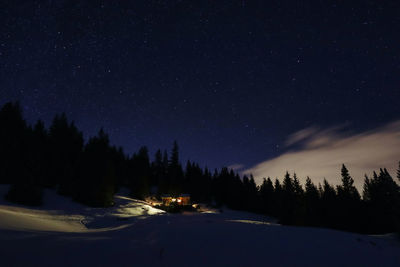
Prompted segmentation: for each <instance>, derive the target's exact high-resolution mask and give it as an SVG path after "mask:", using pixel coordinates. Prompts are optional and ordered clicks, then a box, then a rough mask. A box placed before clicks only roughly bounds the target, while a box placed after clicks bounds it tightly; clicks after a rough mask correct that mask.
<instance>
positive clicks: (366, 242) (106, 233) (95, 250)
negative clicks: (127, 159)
mask: <svg viewBox="0 0 400 267" xmlns="http://www.w3.org/2000/svg"><path fill="white" fill-rule="evenodd" d="M5 190H6V189H5V188H4V187H0V194H4V192H5ZM44 203H45V205H44V206H43V207H40V208H27V207H22V206H18V205H15V204H10V203H7V202H5V201H4V200H1V203H0V265H1V266H38V265H40V266H71V265H74V266H400V244H399V242H398V241H397V240H396V239H395V238H394V237H391V236H366V235H359V234H353V233H346V232H340V231H334V230H328V229H316V228H305V227H287V226H280V225H277V224H275V223H273V221H272V220H270V219H268V218H266V217H263V216H260V215H255V214H251V213H245V212H236V211H229V210H225V211H224V212H222V213H202V214H196V213H185V214H174V215H171V214H166V213H164V212H163V211H160V210H157V209H154V208H153V207H151V206H149V205H147V204H146V203H145V202H142V201H138V200H133V199H130V198H128V197H126V196H117V197H116V206H115V207H112V208H108V209H94V208H87V207H85V206H82V205H79V204H77V203H74V202H72V201H70V200H69V199H67V198H63V197H60V196H58V195H56V194H55V193H54V192H52V191H50V190H49V191H46V192H45V199H44Z"/></svg>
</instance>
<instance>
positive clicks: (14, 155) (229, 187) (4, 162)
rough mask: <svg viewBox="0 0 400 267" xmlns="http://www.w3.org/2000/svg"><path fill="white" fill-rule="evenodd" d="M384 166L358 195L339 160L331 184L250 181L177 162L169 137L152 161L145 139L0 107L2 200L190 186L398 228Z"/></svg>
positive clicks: (297, 219)
mask: <svg viewBox="0 0 400 267" xmlns="http://www.w3.org/2000/svg"><path fill="white" fill-rule="evenodd" d="M383 167H384V166H382V169H380V170H379V171H378V172H373V174H372V176H371V177H368V176H367V175H366V176H365V180H364V186H363V191H362V194H361V195H360V193H359V192H358V190H357V188H356V187H355V186H354V180H353V178H352V177H351V175H350V173H349V171H348V169H347V168H346V166H345V165H344V164H343V165H342V168H341V184H340V185H338V186H336V187H335V186H333V185H331V184H329V183H328V181H327V180H324V181H323V183H322V184H318V185H315V184H314V183H313V182H312V180H311V179H310V178H309V177H307V179H306V183H305V184H304V186H303V185H301V184H300V182H299V179H298V178H297V176H296V174H295V173H294V174H292V175H291V174H289V173H288V172H286V174H285V175H284V178H283V180H282V181H281V180H278V179H275V180H274V181H273V180H271V178H264V179H263V182H262V184H261V185H259V186H257V185H256V183H255V181H254V178H253V176H252V175H249V176H246V175H244V176H240V175H239V174H238V173H236V172H234V171H233V170H231V169H228V168H227V167H223V168H221V169H219V170H218V169H216V170H214V171H210V170H209V169H208V168H201V167H200V166H199V164H197V163H195V162H190V161H188V162H187V163H186V165H185V166H182V164H181V162H180V158H179V147H178V144H177V142H176V141H175V142H174V143H173V146H172V150H171V152H170V153H168V152H167V151H161V150H160V149H159V150H157V151H156V153H155V155H154V159H153V160H151V159H150V156H149V152H148V149H147V148H146V147H145V146H143V147H141V148H140V149H139V150H138V152H136V153H134V154H133V155H127V154H125V153H124V151H123V149H122V148H121V147H115V146H112V145H111V144H110V141H109V137H108V135H107V134H106V133H105V132H104V130H103V129H100V130H99V133H98V134H97V136H94V137H91V138H90V139H89V140H88V141H87V142H85V141H84V138H83V134H82V132H80V131H79V129H78V128H77V127H76V126H75V124H74V123H73V122H70V121H68V119H67V117H66V115H65V114H64V113H63V114H60V115H56V116H55V117H54V119H53V121H52V123H51V125H50V127H49V128H48V129H47V128H46V127H45V125H44V123H43V122H42V121H40V120H38V121H37V122H36V123H35V124H34V125H28V124H27V122H26V121H25V120H24V118H23V116H22V112H21V108H20V105H19V103H18V102H16V103H12V102H9V103H6V104H5V105H4V106H3V107H2V108H1V110H0V183H1V184H10V185H11V186H10V189H9V191H8V193H7V194H6V196H5V198H6V199H7V200H8V201H11V202H15V203H19V204H24V205H33V206H35V205H41V204H42V198H43V189H44V188H52V189H55V190H57V192H58V193H59V194H60V195H63V196H67V197H70V198H72V199H73V200H74V201H77V202H80V203H83V204H85V205H88V206H93V207H109V206H112V205H113V204H114V203H113V196H114V194H115V193H116V192H118V190H119V188H121V187H127V188H129V190H130V195H131V196H132V197H134V198H138V199H144V198H145V197H147V196H150V195H152V196H156V197H160V196H161V195H162V194H171V195H178V194H181V193H189V194H190V195H191V198H192V200H193V201H194V202H198V203H207V204H210V205H215V206H217V207H221V206H226V207H228V208H231V209H236V210H244V211H250V212H256V213H262V214H266V215H269V216H273V217H276V218H278V220H279V222H280V223H282V224H286V225H299V226H312V227H328V228H333V229H339V230H345V231H352V232H359V233H368V234H372V233H374V234H376V233H388V232H395V231H397V232H400V187H399V185H398V183H396V182H395V181H394V179H393V178H392V177H391V175H390V174H389V173H388V171H387V170H386V169H385V168H383ZM288 168H290V166H288ZM338 171H339V170H338ZM397 179H398V180H399V181H400V162H399V169H398V171H397Z"/></svg>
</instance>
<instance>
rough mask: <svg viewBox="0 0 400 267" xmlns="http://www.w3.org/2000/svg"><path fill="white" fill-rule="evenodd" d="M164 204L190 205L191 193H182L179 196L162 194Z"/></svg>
mask: <svg viewBox="0 0 400 267" xmlns="http://www.w3.org/2000/svg"><path fill="white" fill-rule="evenodd" d="M161 199H162V204H163V205H164V206H169V205H171V203H176V204H177V205H179V206H188V205H190V195H189V194H181V195H179V196H178V197H172V196H171V195H163V196H161Z"/></svg>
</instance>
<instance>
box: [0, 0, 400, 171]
mask: <svg viewBox="0 0 400 267" xmlns="http://www.w3.org/2000/svg"><path fill="white" fill-rule="evenodd" d="M399 14H400V2H399V1H329V0H325V1H284V0H277V1H264V0H253V1H245V0H229V1H227V0H218V1H211V0H201V1H200V0H199V1H192V0H190V1H189V0H168V1H166V0H163V1H162V0H158V1H155V0H136V1H128V0H124V1H122V0H120V1H106V0H103V1H98V0H92V1H78V0H53V1H51V0H47V1H44V0H43V1H22V0H13V1H11V0H1V1H0V25H1V31H0V104H1V105H3V104H4V103H5V102H8V101H16V100H19V101H20V104H21V106H22V108H23V112H24V116H25V118H26V119H27V120H28V122H30V123H33V122H35V121H36V120H37V119H39V118H40V119H42V120H44V121H45V123H46V125H47V126H48V125H49V124H50V122H51V120H52V118H53V117H54V115H55V114H56V113H61V112H65V113H66V114H67V116H68V118H69V119H71V120H74V121H75V123H76V124H77V126H78V127H79V128H80V129H81V130H82V131H83V132H84V134H85V137H86V138H88V137H90V136H93V135H95V134H96V133H97V132H98V130H99V129H100V127H104V129H105V131H106V132H108V133H109V135H110V139H111V142H112V143H113V144H115V145H118V146H123V148H124V150H125V152H127V153H133V152H135V151H137V150H138V148H139V147H140V146H142V145H147V146H148V148H149V150H150V153H151V154H154V152H155V150H156V149H157V148H161V149H168V150H170V149H171V147H172V142H173V141H174V140H177V141H178V144H179V145H180V151H181V159H182V160H183V161H185V160H186V159H191V160H194V161H196V162H199V163H200V164H201V165H202V166H206V165H207V166H208V167H210V168H216V167H218V168H219V167H222V166H236V167H238V168H239V167H241V168H248V167H251V166H254V165H256V164H258V163H259V162H262V161H264V160H268V159H272V158H275V157H278V156H279V155H281V154H282V153H285V152H287V150H288V149H293V147H292V148H288V147H287V146H285V142H287V140H288V136H290V135H291V134H293V133H295V132H298V131H299V130H301V129H310V128H309V127H322V128H324V127H325V128H327V127H333V126H337V125H345V128H346V131H351V132H352V134H356V133H357V132H363V131H368V130H369V129H372V128H375V127H380V126H381V125H385V124H387V123H390V122H392V121H395V120H398V119H399V118H400V105H399V99H400V89H399V85H400V49H399V44H400V34H399V33H400V15H399Z"/></svg>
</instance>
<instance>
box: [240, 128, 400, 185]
mask: <svg viewBox="0 0 400 267" xmlns="http://www.w3.org/2000/svg"><path fill="white" fill-rule="evenodd" d="M342 128H343V126H339V127H334V128H329V129H326V130H319V129H318V128H316V127H311V128H306V129H303V130H301V131H298V132H296V133H294V134H292V135H290V136H289V137H288V139H287V141H286V143H285V144H286V146H291V145H294V144H297V145H300V149H298V150H296V151H289V152H286V153H284V154H282V155H280V156H278V157H276V158H273V159H270V160H267V161H264V162H261V163H259V164H257V165H255V166H253V167H251V168H249V169H247V170H245V171H243V172H242V173H243V174H248V173H252V174H253V175H254V177H255V179H256V182H257V183H261V181H262V178H263V177H271V178H276V177H277V178H282V177H283V175H284V174H285V172H286V171H289V172H290V173H293V172H296V174H297V176H298V177H299V179H300V181H301V182H302V183H303V184H304V182H305V179H306V177H307V176H310V178H311V179H312V180H313V181H314V183H316V184H318V183H319V182H322V181H323V179H324V178H326V179H327V180H328V181H329V182H330V183H331V184H335V185H337V184H339V183H340V168H341V165H342V164H343V163H344V164H345V165H346V166H347V168H348V169H349V172H350V175H351V176H352V177H353V178H354V180H355V185H356V186H357V187H358V189H359V190H362V185H363V181H364V174H368V175H370V174H371V173H372V172H373V171H374V170H379V168H383V167H386V168H387V169H388V171H389V173H390V174H392V177H393V178H395V174H396V169H397V167H398V162H399V160H400V120H399V121H396V122H393V123H390V124H387V125H385V126H383V127H380V128H376V129H374V130H370V131H366V132H363V133H358V134H350V135H349V134H347V135H345V134H343V133H341V132H340V130H341V129H342Z"/></svg>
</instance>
